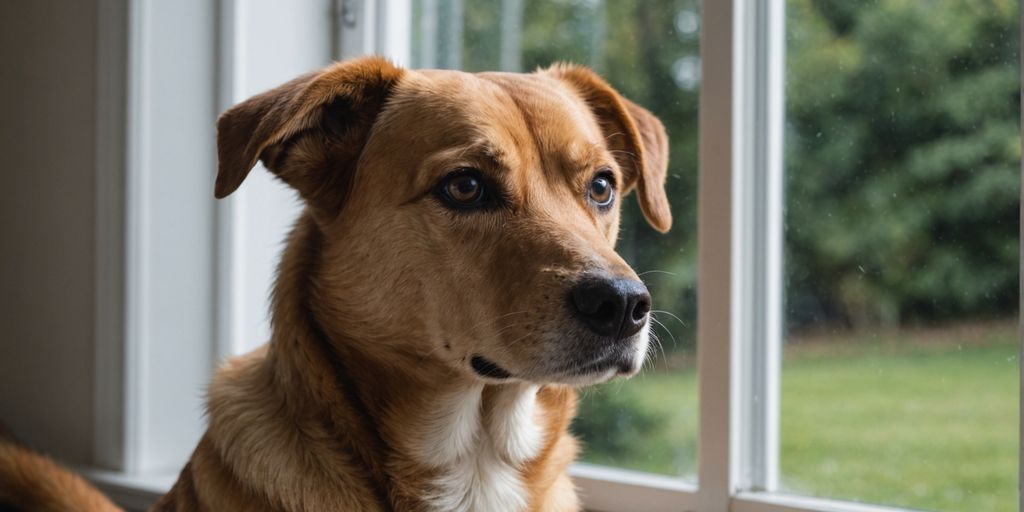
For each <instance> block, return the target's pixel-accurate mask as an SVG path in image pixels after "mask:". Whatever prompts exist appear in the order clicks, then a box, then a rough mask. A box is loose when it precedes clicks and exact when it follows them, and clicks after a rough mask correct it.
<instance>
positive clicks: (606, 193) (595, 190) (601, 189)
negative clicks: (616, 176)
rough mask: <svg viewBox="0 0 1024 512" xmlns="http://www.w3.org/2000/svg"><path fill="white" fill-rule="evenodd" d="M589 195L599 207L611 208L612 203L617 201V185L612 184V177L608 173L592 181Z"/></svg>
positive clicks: (599, 175)
mask: <svg viewBox="0 0 1024 512" xmlns="http://www.w3.org/2000/svg"><path fill="white" fill-rule="evenodd" d="M588 195H589V196H590V200H591V201H593V202H594V204H596V205H597V206H598V207H601V208H605V207H608V206H611V204H612V201H614V200H615V184H614V183H613V182H612V177H611V176H610V175H609V174H608V173H606V172H603V173H600V174H598V175H597V176H595V177H594V179H593V180H591V181H590V190H589V191H588Z"/></svg>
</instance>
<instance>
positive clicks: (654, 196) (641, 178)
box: [547, 64, 672, 233]
mask: <svg viewBox="0 0 1024 512" xmlns="http://www.w3.org/2000/svg"><path fill="white" fill-rule="evenodd" d="M547 72H548V73H550V74H552V75H553V76H555V77H557V78H559V79H561V80H562V81H564V82H566V83H568V84H570V85H571V86H572V87H573V88H574V89H575V90H576V92H577V93H579V95H580V96H581V97H582V98H583V100H584V101H586V103H587V105H588V106H589V107H590V109H591V110H592V111H593V112H594V116H595V117H597V120H598V122H599V123H600V125H601V130H602V131H603V132H604V135H605V138H606V141H607V142H608V144H609V145H610V146H611V147H612V150H613V151H614V153H613V154H614V155H615V159H616V160H617V161H618V163H619V166H620V167H621V168H622V170H623V172H624V173H625V174H626V184H625V191H627V192H628V191H629V190H630V189H631V188H632V187H633V186H636V187H637V191H638V194H637V195H638V197H639V199H640V208H641V209H642V210H643V212H644V216H645V217H647V222H649V223H650V224H651V226H652V227H654V229H657V230H658V231H660V232H662V233H664V232H666V231H668V230H669V228H671V227H672V210H671V209H670V208H669V204H668V198H667V197H666V196H665V177H666V173H667V172H668V136H667V135H666V134H665V127H664V126H662V124H661V121H659V120H658V118H657V117H654V114H651V113H650V112H648V111H647V109H645V108H643V107H641V106H639V105H637V104H635V103H633V102H632V101H629V100H628V99H626V98H624V97H622V96H621V95H619V93H618V92H616V91H615V89H613V88H612V87H611V86H610V85H608V83H607V82H605V81H604V80H603V79H602V78H601V77H599V76H598V75H597V74H596V73H594V72H593V71H591V70H589V69H587V68H584V67H581V66H574V65H570V64H556V65H554V66H552V67H551V68H549V69H548V70H547Z"/></svg>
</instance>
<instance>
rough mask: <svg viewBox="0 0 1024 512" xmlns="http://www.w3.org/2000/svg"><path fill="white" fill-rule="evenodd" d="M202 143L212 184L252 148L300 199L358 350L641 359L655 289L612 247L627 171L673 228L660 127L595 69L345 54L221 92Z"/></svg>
mask: <svg viewBox="0 0 1024 512" xmlns="http://www.w3.org/2000/svg"><path fill="white" fill-rule="evenodd" d="M217 143H218V155H219V160H220V167H219V172H218V176H217V184H216V195H217V197H224V196H226V195H228V194H230V193H231V192H232V191H234V190H235V189H236V188H237V187H238V186H239V185H240V184H241V182H242V180H243V179H244V178H245V176H246V175H247V174H248V172H249V171H250V169H251V168H252V167H253V166H254V165H255V164H256V162H257V160H262V161H263V162H264V164H265V166H266V167H267V168H268V169H270V170H271V171H272V172H273V173H274V174H276V175H277V176H278V177H279V178H280V179H282V180H283V181H285V182H286V183H287V184H289V185H290V186H292V187H293V188H295V189H296V190H297V191H298V192H299V194H300V195H301V196H302V198H303V199H304V200H305V201H306V203H307V207H308V210H307V211H308V212H309V214H310V215H311V216H312V217H313V218H314V219H315V223H316V226H317V229H319V230H320V231H321V232H322V235H323V236H322V239H323V242H322V245H321V247H320V249H319V252H320V254H319V255H318V258H319V263H318V271H317V277H316V280H315V283H314V285H313V286H314V290H313V293H314V295H315V297H316V305H315V308H316V309H317V310H318V311H317V313H318V316H319V317H320V318H321V321H322V322H324V323H325V324H327V325H326V328H327V329H329V330H331V331H332V332H334V333H337V334H341V335H343V336H344V337H346V338H347V339H349V340H358V343H360V347H361V348H362V349H363V350H367V351H373V352H374V353H376V354H378V355H382V356H383V357H385V358H387V354H394V355H395V356H397V355H403V356H413V358H414V359H412V360H416V359H418V360H421V361H428V360H429V361H431V362H440V363H441V364H445V365H448V366H450V367H451V368H454V369H456V370H457V371H459V372H461V373H462V374H464V375H467V376H472V377H473V378H480V379H485V380H487V381H490V382H495V381H505V380H509V379H522V380H526V381H530V382H536V383H552V382H558V383H566V384H573V385H584V384H590V383H595V382H601V381H604V380H607V379H610V378H612V377H614V376H616V375H632V374H634V373H636V372H637V371H638V370H639V368H640V366H641V364H642V362H643V360H644V357H645V355H646V351H647V346H648V331H649V326H650V324H649V322H650V320H649V311H650V308H651V299H650V295H649V294H648V292H647V289H646V288H645V287H644V284H643V283H642V282H641V281H640V280H639V279H638V277H637V275H636V273H635V272H634V271H633V270H632V269H631V268H630V267H629V265H627V264H626V262H625V261H623V259H622V258H621V257H620V256H619V255H618V254H617V253H616V252H615V250H614V246H615V241H616V238H617V235H618V229H619V208H620V205H621V202H622V200H623V198H624V197H625V196H626V195H627V194H629V193H630V192H631V191H633V190H636V191H637V195H638V197H639V201H640V206H641V208H642V210H643V212H644V215H645V216H646V217H647V220H648V221H649V222H650V223H651V225H653V226H654V227H655V228H656V229H658V230H659V231H662V232H664V231H667V230H668V229H669V227H670V225H671V221H672V219H671V213H670V210H669V206H668V201H667V199H666V197H665V191H664V181H665V172H666V166H667V163H668V144H667V139H666V136H665V130H664V128H663V127H662V125H661V123H660V122H659V121H658V120H657V119H656V118H655V117H654V116H653V115H651V114H650V113H649V112H648V111H646V110H644V109H643V108H641V107H639V106H637V105H635V104H633V103H632V102H630V101H628V100H626V99H625V98H623V97H621V96H620V95H619V94H618V93H616V92H615V91H614V90H613V89H612V88H611V87H610V86H608V84H606V83H605V82H604V81H603V80H601V79H600V78H599V77H598V76H597V75H595V74H594V73H593V72H591V71H589V70H587V69H585V68H581V67H575V66H565V65H556V66H554V67H551V68H549V69H546V70H541V71H538V72H536V73H532V74H512V73H483V74H467V73H462V72H457V71H411V70H402V69H399V68H396V67H394V66H392V65H391V64H389V63H388V62H387V61H385V60H383V59H378V58H365V59H358V60H353V61H348V62H343V63H340V64H336V65H334V66H332V67H330V68H327V69H325V70H323V71H319V72H316V73H313V74H310V75H306V76H303V77H300V78H298V79H296V80H293V81H291V82H289V83H287V84H285V85H283V86H281V87H279V88H277V89H274V90H271V91H268V92H266V93H263V94H261V95H258V96H256V97H254V98H252V99H250V100H248V101H246V102H243V103H241V104H239V105H237V106H235V107H233V108H231V109H230V110H228V111H227V112H225V113H224V114H223V115H222V116H221V118H220V120H219V121H218V140H217ZM394 359H399V358H397V357H395V358H394ZM402 360H406V361H408V360H410V359H409V358H402Z"/></svg>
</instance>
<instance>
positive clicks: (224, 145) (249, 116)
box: [214, 57, 404, 210]
mask: <svg viewBox="0 0 1024 512" xmlns="http://www.w3.org/2000/svg"><path fill="white" fill-rule="evenodd" d="M403 73H404V71H403V70H402V69H400V68H396V67H395V66H393V65H392V64H391V63H389V62H388V61H387V60H385V59H382V58H379V57H367V58H362V59H355V60H350V61H346V62H341V63H338V64H335V65H333V66H330V67H328V68H325V69H323V70H320V71H316V72H313V73H310V74H307V75H303V76H300V77H299V78H296V79H294V80H292V81H290V82H288V83H286V84H284V85H282V86H280V87H277V88H276V89H271V90H269V91H267V92H264V93H262V94H258V95H256V96H253V97H252V98H250V99H248V100H246V101H243V102H242V103H239V104H238V105H235V106H234V107H231V108H230V109H228V110H227V111H226V112H224V113H223V114H221V116H220V118H219V119H218V120H217V159H218V168H217V183H216V185H215V187H214V195H215V196H216V197H217V198H218V199H219V198H222V197H225V196H227V195H228V194H230V193H232V192H234V191H235V189H237V188H238V186H239V185H241V184H242V181H243V180H244V179H245V177H246V176H247V175H248V174H249V171H250V170H252V168H253V166H255V165H256V162H257V161H258V160H262V161H263V164H264V165H265V166H266V167H267V169H269V170H270V171H271V172H273V173H274V174H275V175H277V177H279V178H280V179H281V180H283V181H284V182H285V183H287V184H288V185H290V186H291V187H292V188H294V189H296V190H297V191H298V192H299V194H301V195H302V197H303V198H304V199H305V200H306V201H307V202H309V203H310V204H311V205H313V206H314V207H316V208H318V209H324V210H330V209H334V208H340V206H341V203H342V202H343V201H344V198H345V195H346V194H347V188H348V182H349V180H350V179H351V178H352V175H353V174H354V171H355V165H356V162H357V160H358V159H359V155H360V154H361V153H362V149H363V146H364V145H365V143H366V139H367V137H368V135H369V133H370V128H371V127H372V126H373V122H374V120H375V119H376V117H377V114H378V113H379V112H380V110H381V108H382V107H383V105H384V102H385V101H386V100H387V97H388V95H389V93H390V91H391V89H392V87H393V86H394V84H395V83H396V82H398V80H399V79H400V78H401V76H402V74H403Z"/></svg>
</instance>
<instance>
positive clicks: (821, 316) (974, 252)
mask: <svg viewBox="0 0 1024 512" xmlns="http://www.w3.org/2000/svg"><path fill="white" fill-rule="evenodd" d="M1018 22H1019V20H1018V18H1017V4H1016V3H1015V2H1012V3H1011V2H998V1H975V2H968V1H964V0H935V1H927V2H925V1H920V2H908V1H901V0H880V1H870V2H869V1H858V2H848V1H810V0H791V1H790V2H789V3H788V29H787V31H788V36H789V37H788V40H787V44H788V50H787V62H788V65H787V91H786V95H787V127H786V134H785V135H786V137H785V138H786V144H787V152H786V178H787V183H786V184H787V188H786V194H787V201H786V208H787V212H786V242H787V253H786V259H787V270H788V272H787V277H788V282H787V286H788V290H787V291H788V299H789V302H790V304H789V312H790V313H789V320H790V325H791V326H795V327H799V326H800V325H801V324H806V323H810V322H815V323H819V322H825V323H847V324H852V325H864V324H875V323H890V324H895V323H901V322H907V321H919V320H929V319H949V318H962V317H971V316H978V315H984V316H995V315H1000V314H1006V313H1010V312H1013V311H1015V310H1016V307H1017V280H1018V265H1017V263H1018V234H1017V233H1018V208H1019V187H1020V177H1019V172H1020V171H1019V162H1020V130H1019V115H1020V103H1019V91H1018V87H1019V78H1018V75H1019V66H1018V64H1017V47H1018Z"/></svg>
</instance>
